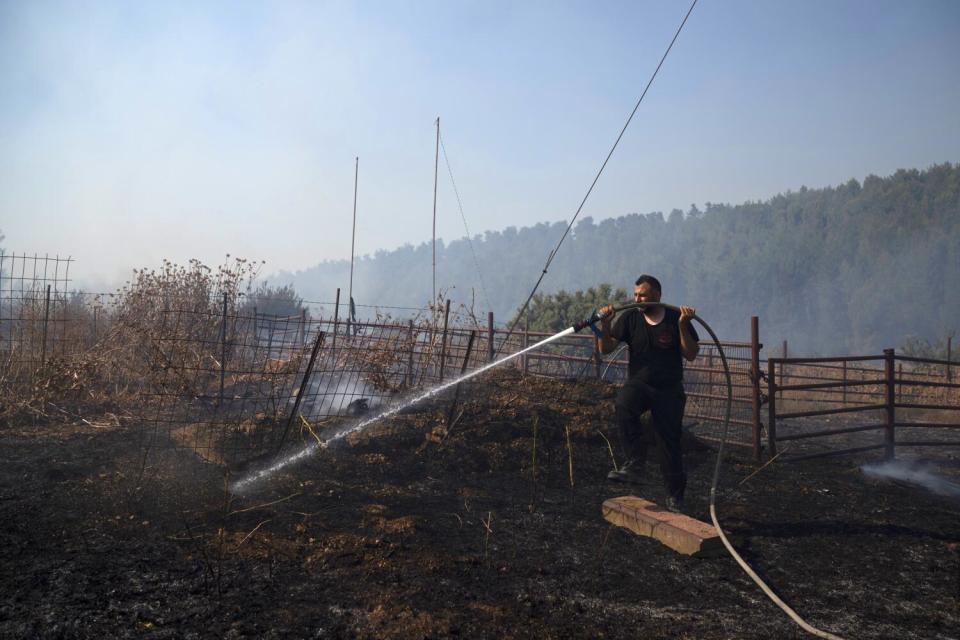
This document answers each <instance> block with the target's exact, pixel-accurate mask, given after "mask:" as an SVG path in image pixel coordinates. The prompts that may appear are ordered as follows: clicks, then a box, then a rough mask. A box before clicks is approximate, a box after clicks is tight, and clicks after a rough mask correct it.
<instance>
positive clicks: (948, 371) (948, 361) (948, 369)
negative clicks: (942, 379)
mask: <svg viewBox="0 0 960 640" xmlns="http://www.w3.org/2000/svg"><path fill="white" fill-rule="evenodd" d="M952 346H953V336H947V384H950V351H951V347H952Z"/></svg>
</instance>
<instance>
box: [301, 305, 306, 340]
mask: <svg viewBox="0 0 960 640" xmlns="http://www.w3.org/2000/svg"><path fill="white" fill-rule="evenodd" d="M300 344H301V345H303V346H306V344H307V309H306V307H304V308H302V309H300Z"/></svg>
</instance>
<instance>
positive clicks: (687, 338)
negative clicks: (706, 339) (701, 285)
mask: <svg viewBox="0 0 960 640" xmlns="http://www.w3.org/2000/svg"><path fill="white" fill-rule="evenodd" d="M696 313H697V310H696V309H694V308H693V307H683V306H681V307H680V353H681V354H682V355H683V357H684V358H686V360H687V362H693V360H694V359H695V358H696V357H697V354H698V353H700V343H699V342H697V341H696V340H694V338H693V334H691V333H690V321H691V320H692V319H693V316H694V315H695V314H696Z"/></svg>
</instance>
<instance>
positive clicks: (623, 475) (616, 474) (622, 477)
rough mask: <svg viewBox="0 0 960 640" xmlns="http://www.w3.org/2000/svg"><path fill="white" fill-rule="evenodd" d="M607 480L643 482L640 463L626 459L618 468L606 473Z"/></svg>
mask: <svg viewBox="0 0 960 640" xmlns="http://www.w3.org/2000/svg"><path fill="white" fill-rule="evenodd" d="M607 480H613V481H614V482H629V483H632V484H642V483H643V470H642V468H640V465H638V464H636V463H635V462H634V461H633V460H628V461H627V462H625V463H624V464H623V466H622V467H620V468H619V469H614V470H613V471H611V472H610V473H608V474H607Z"/></svg>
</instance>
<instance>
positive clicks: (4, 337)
mask: <svg viewBox="0 0 960 640" xmlns="http://www.w3.org/2000/svg"><path fill="white" fill-rule="evenodd" d="M71 263H72V259H71V258H60V257H50V256H43V257H41V256H39V255H33V256H28V255H17V254H5V253H0V356H2V360H0V391H2V392H3V397H4V398H6V400H5V401H3V402H0V419H2V420H4V421H9V420H11V419H20V418H24V417H27V418H30V419H34V418H43V417H50V415H51V414H59V415H60V416H66V417H72V418H78V419H83V415H84V414H87V415H89V414H90V413H91V412H94V411H97V412H99V413H100V414H103V413H104V412H109V414H110V415H112V416H113V419H114V420H116V421H117V423H119V421H120V420H121V419H125V420H127V421H128V422H129V423H131V424H135V425H137V426H138V429H139V430H140V432H141V434H142V436H143V439H142V442H143V444H144V447H145V449H146V451H147V452H149V451H154V452H156V451H161V450H170V449H188V450H191V451H193V452H195V453H196V454H197V455H198V456H200V457H201V458H203V459H205V460H207V461H210V462H214V463H216V464H222V465H225V466H236V465H244V464H246V463H248V462H250V461H253V460H258V459H260V458H263V457H265V456H271V455H274V454H276V453H277V452H278V451H279V449H280V448H281V447H282V446H283V444H284V442H285V441H286V440H288V439H289V438H294V437H296V438H299V439H301V440H302V439H305V438H313V439H316V440H320V439H321V438H323V437H325V432H326V433H331V432H332V431H327V430H328V429H333V430H335V429H337V428H340V427H342V426H344V425H348V424H350V423H351V421H353V422H356V421H357V420H358V419H359V418H360V417H361V416H365V415H376V412H379V411H383V410H384V409H385V408H387V407H390V406H396V404H397V403H398V402H403V401H404V399H407V398H410V397H411V396H413V395H416V394H422V393H423V391H424V390H429V389H433V388H436V387H437V386H439V385H442V384H444V383H446V382H449V381H451V380H454V379H456V378H457V377H458V376H460V375H461V374H463V373H466V372H471V371H476V370H478V369H479V368H481V367H484V366H486V365H488V364H489V363H491V362H492V361H493V359H494V358H504V357H508V356H510V354H516V353H518V352H520V351H522V350H524V349H525V348H527V347H529V346H531V345H534V344H535V343H537V342H540V341H542V340H545V339H546V338H549V337H551V336H550V335H549V334H545V333H536V332H530V331H515V332H512V333H508V332H507V331H506V330H505V329H504V328H503V327H502V326H497V325H496V324H495V322H494V318H493V314H492V313H488V314H485V316H481V315H478V314H476V313H475V312H474V311H473V310H472V309H468V308H465V307H462V306H461V307H458V308H456V309H451V308H450V305H449V304H446V305H443V304H438V305H436V306H433V307H429V308H425V309H390V310H382V309H379V308H373V307H371V308H364V309H362V311H361V317H359V318H358V317H357V315H355V314H349V313H348V311H347V309H348V307H347V305H345V304H341V303H340V302H339V299H337V300H335V301H334V302H333V303H332V304H322V305H321V304H318V305H312V306H311V305H308V304H302V301H295V300H277V299H261V298H258V297H257V296H251V295H249V291H247V292H244V290H243V287H242V286H241V281H242V278H243V276H244V274H245V273H247V272H245V271H244V270H243V268H234V269H233V270H231V269H225V268H221V269H220V270H219V272H217V273H213V274H211V273H209V270H206V271H204V268H203V267H202V265H198V264H192V265H191V267H190V268H187V269H185V268H182V267H176V266H174V265H170V264H168V263H165V264H164V267H163V269H161V270H160V271H159V272H153V271H151V272H146V271H143V272H135V277H134V279H133V282H132V283H131V284H129V285H128V286H126V287H125V288H123V289H121V290H118V291H116V292H114V293H110V294H86V293H78V292H71V291H69V286H70V279H69V270H70V265H71ZM266 310H269V311H270V312H266ZM390 313H396V314H398V316H401V317H396V318H395V317H392V316H391V315H389V314H390ZM363 316H366V317H363ZM724 348H725V350H727V353H728V361H729V362H730V363H731V366H732V370H733V373H734V377H735V382H734V384H735V405H734V416H733V420H734V424H735V425H737V426H736V429H735V433H733V439H734V440H735V441H737V442H740V443H742V444H749V443H750V436H749V423H748V422H747V419H748V417H747V416H746V414H745V413H744V411H743V408H744V407H745V406H747V405H746V404H745V403H746V401H744V400H743V395H744V393H743V392H745V391H746V390H747V387H748V382H749V381H748V375H747V374H746V373H745V371H746V369H745V367H746V366H749V355H744V354H743V353H741V352H742V351H743V350H744V349H746V350H747V351H749V345H748V344H747V345H744V344H741V343H729V344H727V345H725V347H724ZM731 349H733V351H731ZM738 349H739V350H740V351H737V350H738ZM505 366H510V367H515V368H517V369H519V370H521V371H522V372H523V373H524V374H526V375H536V376H549V377H554V378H564V379H572V380H576V379H585V378H593V379H600V380H605V381H607V382H610V383H612V384H618V383H620V382H622V381H623V379H624V377H625V375H626V356H625V354H623V353H622V352H621V353H618V354H614V355H613V356H611V357H609V358H607V359H603V358H601V357H600V356H599V355H598V354H597V353H596V352H595V349H594V340H593V337H592V335H589V334H573V335H569V336H565V337H563V338H561V339H558V340H554V341H551V342H550V343H549V344H546V345H544V346H542V347H541V348H539V349H537V350H535V351H530V352H528V353H525V354H524V355H522V356H520V357H518V358H514V359H512V361H511V362H510V363H509V364H508V365H505ZM722 386H723V383H722V372H721V369H720V361H719V358H718V357H716V353H715V352H714V351H713V350H712V347H710V346H707V345H705V346H704V348H703V350H702V352H701V355H700V357H698V359H697V360H696V361H695V362H694V363H692V364H691V365H690V366H688V367H687V392H688V408H687V415H688V417H689V418H690V421H691V422H693V423H694V428H695V429H696V430H697V433H698V434H700V435H704V436H705V437H708V438H710V437H718V433H719V432H718V431H717V429H718V426H719V424H720V422H721V420H722V417H723V414H724V407H725V400H726V396H725V393H723V392H722V391H721V387H722ZM723 389H725V386H723ZM741 430H742V433H741Z"/></svg>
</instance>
